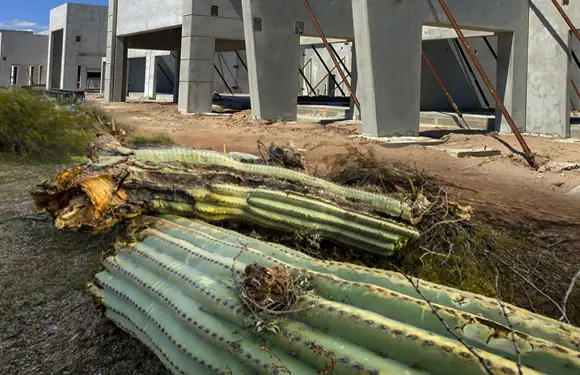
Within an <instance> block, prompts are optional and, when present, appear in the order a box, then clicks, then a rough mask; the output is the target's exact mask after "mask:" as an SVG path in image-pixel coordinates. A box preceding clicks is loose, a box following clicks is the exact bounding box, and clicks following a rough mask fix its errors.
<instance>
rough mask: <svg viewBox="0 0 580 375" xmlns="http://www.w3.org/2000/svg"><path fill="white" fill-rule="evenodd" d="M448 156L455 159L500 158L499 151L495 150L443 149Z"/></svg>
mask: <svg viewBox="0 0 580 375" xmlns="http://www.w3.org/2000/svg"><path fill="white" fill-rule="evenodd" d="M444 150H445V152H447V153H448V154H449V155H451V156H454V157H456V158H467V157H478V158H487V157H491V156H500V155H501V151H500V150H499V149H497V148H487V149H444Z"/></svg>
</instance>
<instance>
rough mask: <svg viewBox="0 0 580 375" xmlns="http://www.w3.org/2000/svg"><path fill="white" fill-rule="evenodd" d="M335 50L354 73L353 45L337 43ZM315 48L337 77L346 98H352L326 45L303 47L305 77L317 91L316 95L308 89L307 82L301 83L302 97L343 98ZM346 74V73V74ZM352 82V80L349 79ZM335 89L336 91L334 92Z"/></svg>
mask: <svg viewBox="0 0 580 375" xmlns="http://www.w3.org/2000/svg"><path fill="white" fill-rule="evenodd" d="M333 46H334V48H335V49H336V51H337V52H338V55H339V56H340V59H341V60H342V61H343V62H344V64H345V65H346V67H347V69H348V70H349V71H352V65H353V64H352V63H353V60H352V58H353V54H352V43H351V42H337V43H333ZM313 48H316V51H317V52H318V53H319V54H320V56H321V57H322V60H323V61H324V63H325V64H326V66H327V67H328V68H329V69H330V70H331V72H332V74H333V75H334V76H335V79H336V81H337V82H338V83H339V86H340V88H341V89H342V90H343V91H344V93H345V95H344V96H350V94H349V92H348V89H347V88H346V85H345V84H344V82H342V78H341V77H340V74H339V73H338V71H337V70H336V68H335V66H334V62H333V61H332V58H331V57H330V54H329V53H328V50H327V49H326V47H325V46H324V45H321V44H315V45H312V46H309V45H306V46H303V56H304V63H303V64H302V65H303V71H304V75H305V76H306V78H307V79H308V81H309V82H310V84H311V85H312V87H313V88H314V90H315V93H312V90H311V89H310V88H309V87H308V85H307V83H306V82H302V81H301V85H300V94H301V95H309V96H312V95H324V96H326V95H331V96H342V93H341V92H340V90H339V89H338V87H336V85H335V84H334V82H333V81H332V79H331V78H330V77H329V75H328V71H327V70H326V68H325V67H324V64H322V63H321V62H320V59H319V58H318V56H317V55H316V53H315V52H314V50H313ZM345 73H346V72H345ZM349 82H350V79H349ZM333 87H335V88H334V90H332V89H333Z"/></svg>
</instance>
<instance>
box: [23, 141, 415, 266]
mask: <svg viewBox="0 0 580 375" xmlns="http://www.w3.org/2000/svg"><path fill="white" fill-rule="evenodd" d="M93 156H94V159H95V160H94V161H92V162H88V163H85V164H84V165H81V166H80V167H78V168H75V169H67V170H65V171H63V172H62V173H60V174H59V176H58V177H57V178H56V179H55V180H53V181H46V182H44V183H43V184H42V185H39V186H37V187H36V188H34V189H32V196H33V198H34V201H35V204H36V206H37V208H38V209H39V210H42V211H46V212H48V213H50V214H51V216H52V217H54V218H55V220H56V225H57V227H59V228H66V229H73V230H74V229H78V228H83V227H88V228H91V229H93V230H94V231H95V232H103V231H106V230H108V229H110V228H111V227H112V226H113V225H114V224H116V223H118V222H122V221H124V220H126V219H129V218H133V217H136V216H139V215H141V214H147V213H169V214H178V215H181V216H189V217H197V218H201V219H204V220H208V221H221V220H227V219H237V220H242V221H246V222H250V223H252V224H254V225H257V226H259V227H267V228H273V229H277V230H286V231H295V230H310V231H316V232H318V233H319V234H320V235H321V236H322V237H323V238H325V239H328V240H331V241H334V242H337V243H339V244H342V245H347V246H352V247H354V248H358V249H362V250H366V251H371V252H375V253H378V254H384V255H390V254H392V253H393V252H394V251H396V250H398V249H401V248H402V247H403V246H404V245H405V244H406V243H407V241H408V240H409V239H412V238H416V237H418V236H419V233H418V231H417V230H416V229H415V228H414V226H413V225H412V223H413V218H414V217H416V216H418V215H419V214H420V212H421V210H422V207H425V205H426V200H425V199H424V198H419V199H417V197H415V199H412V197H409V196H405V195H401V194H398V195H397V194H393V195H390V196H389V195H380V194H372V193H369V192H366V191H362V190H357V189H352V188H348V187H343V186H340V185H336V184H333V183H330V182H328V181H325V180H322V179H319V178H316V177H313V176H310V175H308V174H305V173H300V172H297V171H293V170H288V169H284V168H279V167H273V166H268V165H261V164H258V163H255V161H256V160H255V158H252V157H250V156H248V155H243V154H232V155H225V154H220V153H218V152H214V151H205V150H191V149H186V148H170V149H143V150H130V149H126V148H123V147H121V146H120V145H119V144H118V142H116V141H115V140H114V139H112V140H111V139H106V138H105V139H104V141H103V139H101V140H100V141H99V142H97V143H96V146H95V149H94V150H93Z"/></svg>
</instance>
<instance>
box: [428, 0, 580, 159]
mask: <svg viewBox="0 0 580 375" xmlns="http://www.w3.org/2000/svg"><path fill="white" fill-rule="evenodd" d="M439 4H441V8H443V12H445V15H446V16H447V18H448V19H449V22H450V23H451V25H453V28H454V29H455V32H456V33H457V36H458V37H459V40H460V41H461V43H462V44H463V46H464V47H465V49H466V50H467V53H468V54H469V56H470V57H471V60H472V61H473V64H474V65H475V67H476V69H477V71H478V72H479V74H480V75H481V78H482V79H483V81H484V82H485V84H486V86H487V88H488V89H489V92H490V93H491V95H492V96H493V99H494V100H495V102H496V104H497V106H498V107H499V108H500V110H501V112H502V114H503V116H504V117H505V119H506V121H507V123H508V124H509V126H510V128H511V130H512V132H513V133H514V135H515V136H516V139H517V140H518V142H519V143H520V146H521V147H522V150H523V152H524V154H525V155H526V157H527V159H528V162H529V163H530V165H531V166H532V167H533V168H535V169H536V170H537V169H538V164H537V163H536V159H535V156H534V153H533V152H532V150H531V149H530V147H529V146H528V144H527V143H526V140H525V139H524V137H523V136H522V133H521V132H520V129H518V127H517V126H516V123H515V122H514V119H513V118H512V116H511V115H510V113H509V111H508V110H507V108H506V107H505V105H504V104H503V102H502V101H501V99H500V97H499V95H498V94H497V91H495V88H494V87H493V85H492V83H491V81H490V80H489V77H488V76H487V74H486V73H485V71H484V70H483V67H482V66H481V64H480V63H479V60H478V59H477V56H475V53H473V51H472V50H471V48H470V47H469V43H468V42H467V39H466V38H465V35H463V32H462V31H461V29H460V28H459V25H458V24H457V22H456V21H455V17H453V14H451V11H450V10H449V7H448V6H447V3H446V2H445V0H439ZM579 40H580V37H579Z"/></svg>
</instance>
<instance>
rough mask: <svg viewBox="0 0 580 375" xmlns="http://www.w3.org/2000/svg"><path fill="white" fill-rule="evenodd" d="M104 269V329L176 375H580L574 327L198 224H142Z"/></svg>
mask: <svg viewBox="0 0 580 375" xmlns="http://www.w3.org/2000/svg"><path fill="white" fill-rule="evenodd" d="M131 238H134V240H132V239H131ZM103 265H104V267H105V270H104V271H103V272H101V273H99V274H98V275H97V276H96V281H95V284H94V285H93V286H91V287H90V290H91V292H92V293H93V294H94V295H95V296H96V297H97V299H98V300H100V301H101V302H102V303H103V304H104V306H105V307H106V311H107V316H108V317H109V318H111V319H112V320H113V321H114V322H115V323H116V324H118V325H119V326H120V327H122V328H123V329H125V330H127V331H128V332H130V333H131V334H132V335H134V336H135V337H137V338H138V339H139V340H141V341H142V342H143V343H145V344H146V345H147V346H149V347H150V348H151V349H152V350H153V351H154V352H155V353H156V354H157V355H158V356H159V357H160V358H161V360H162V361H163V362H164V363H165V365H166V366H167V367H168V368H169V369H170V370H171V371H172V372H173V373H176V374H210V373H217V374H258V373H261V374H282V373H289V374H296V375H298V374H325V373H335V374H449V373H451V372H453V373H456V374H462V375H463V374H465V375H470V374H498V375H499V374H508V375H509V374H526V375H527V374H539V373H547V374H557V375H568V374H569V375H572V374H578V373H580V352H579V350H580V329H578V328H576V327H573V326H570V325H566V324H563V323H560V322H558V321H554V320H551V319H549V318H546V317H543V316H539V315H536V314H533V313H531V312H529V311H526V310H523V309H520V308H517V307H515V306H511V305H508V304H502V303H500V302H499V301H497V300H494V299H490V298H487V297H483V296H478V295H474V294H471V293H465V292H462V291H459V290H454V289H451V288H446V287H442V286H438V285H434V284H430V283H428V282H424V281H421V280H412V279H409V278H407V277H405V276H404V275H401V274H398V273H394V272H387V271H382V270H375V269H369V268H364V267H358V266H354V265H350V264H344V263H337V262H326V261H319V260H315V259H312V258H310V257H308V256H306V255H304V254H302V253H300V252H297V251H294V250H292V249H289V248H286V247H283V246H280V245H277V244H271V243H265V242H261V241H258V240H255V239H251V238H248V237H245V236H242V235H240V234H238V233H236V232H232V231H228V230H224V229H221V228H217V227H214V226H212V225H210V224H207V223H205V222H202V221H197V220H188V219H185V218H182V217H177V216H171V215H168V216H163V217H159V218H154V217H147V216H142V217H140V218H139V219H137V220H136V224H135V225H134V226H133V227H132V236H129V239H125V240H124V242H122V241H119V242H118V243H117V245H116V255H114V256H111V257H109V258H107V259H106V260H105V261H104V262H103ZM288 275H291V276H292V277H293V278H294V279H295V280H302V281H301V282H300V285H299V286H298V287H299V288H302V291H303V293H301V294H299V295H298V297H297V298H295V299H292V298H286V299H284V298H282V299H281V298H280V297H281V296H280V294H281V292H280V290H282V291H284V290H290V291H292V290H295V287H296V285H297V284H292V283H289V282H288V277H289V276H288ZM304 280H307V285H305V283H304ZM261 286H263V288H261ZM256 289H257V291H256ZM242 292H243V293H242ZM282 297H284V296H282ZM290 297H291V296H290ZM248 298H249V299H250V301H249V302H248ZM252 298H253V299H252ZM281 300H284V301H286V302H287V301H294V302H292V303H293V306H292V307H291V309H290V310H289V307H288V305H287V304H279V303H278V301H281ZM277 306H278V307H279V306H283V307H282V310H280V309H279V308H277ZM264 314H265V315H266V316H269V317H270V320H264V319H263V317H264V316H265V315H264ZM507 319H509V324H508V321H507ZM516 348H517V349H516Z"/></svg>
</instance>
